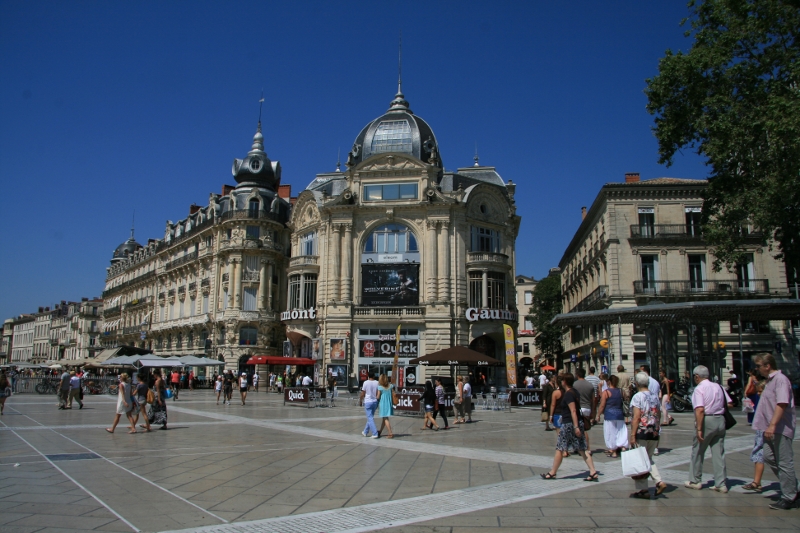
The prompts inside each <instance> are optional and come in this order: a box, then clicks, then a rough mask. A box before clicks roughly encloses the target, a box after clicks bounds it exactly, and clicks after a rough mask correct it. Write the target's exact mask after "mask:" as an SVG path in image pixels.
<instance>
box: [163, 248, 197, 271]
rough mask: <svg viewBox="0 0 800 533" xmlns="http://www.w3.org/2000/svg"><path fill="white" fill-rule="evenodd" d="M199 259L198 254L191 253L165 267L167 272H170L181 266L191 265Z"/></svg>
mask: <svg viewBox="0 0 800 533" xmlns="http://www.w3.org/2000/svg"><path fill="white" fill-rule="evenodd" d="M195 259H197V252H196V251H195V252H189V253H188V254H186V255H184V256H183V257H179V258H177V259H175V260H173V261H170V262H169V263H167V264H166V265H164V269H165V270H170V269H172V268H177V267H179V266H181V265H185V264H186V263H191V262H192V261H194V260H195Z"/></svg>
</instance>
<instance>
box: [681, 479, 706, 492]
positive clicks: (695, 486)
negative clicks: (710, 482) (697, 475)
mask: <svg viewBox="0 0 800 533" xmlns="http://www.w3.org/2000/svg"><path fill="white" fill-rule="evenodd" d="M683 486H684V487H686V488H687V489H694V490H700V489H702V488H703V484H702V483H694V482H693V481H687V482H686V483H684V484H683Z"/></svg>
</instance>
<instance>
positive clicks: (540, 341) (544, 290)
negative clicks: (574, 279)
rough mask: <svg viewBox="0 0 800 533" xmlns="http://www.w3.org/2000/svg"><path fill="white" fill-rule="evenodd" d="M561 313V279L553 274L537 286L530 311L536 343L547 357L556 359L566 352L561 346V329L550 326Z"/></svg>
mask: <svg viewBox="0 0 800 533" xmlns="http://www.w3.org/2000/svg"><path fill="white" fill-rule="evenodd" d="M560 312H561V277H560V276H558V275H553V274H551V275H549V276H547V277H546V278H544V279H542V280H541V281H539V283H538V284H536V290H535V291H533V306H532V307H531V309H530V314H531V317H532V318H533V327H534V329H535V330H536V338H535V339H534V343H535V344H536V347H537V348H539V350H540V351H541V352H542V353H543V354H544V355H545V357H555V356H557V355H559V354H561V352H563V351H564V348H563V346H562V345H561V327H559V326H552V325H550V321H551V320H552V319H553V317H554V316H556V315H557V314H559V313H560Z"/></svg>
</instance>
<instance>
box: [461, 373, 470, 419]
mask: <svg viewBox="0 0 800 533" xmlns="http://www.w3.org/2000/svg"><path fill="white" fill-rule="evenodd" d="M461 401H463V402H464V412H465V413H466V414H467V422H472V385H470V384H469V376H465V377H464V393H463V399H462V400H461Z"/></svg>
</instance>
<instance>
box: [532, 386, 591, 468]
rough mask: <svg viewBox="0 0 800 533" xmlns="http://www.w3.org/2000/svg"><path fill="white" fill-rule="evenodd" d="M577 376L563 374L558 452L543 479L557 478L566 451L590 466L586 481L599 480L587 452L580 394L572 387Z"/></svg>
mask: <svg viewBox="0 0 800 533" xmlns="http://www.w3.org/2000/svg"><path fill="white" fill-rule="evenodd" d="M574 382H575V378H574V377H573V375H572V374H570V373H569V372H566V373H564V375H562V376H561V387H562V388H563V391H564V392H563V393H562V395H561V401H560V402H559V405H558V408H559V409H558V412H557V414H558V415H559V416H560V417H561V431H559V432H558V436H557V437H556V452H555V455H554V456H553V466H552V468H551V469H550V470H549V471H548V472H547V473H546V474H541V476H542V479H547V480H550V479H556V474H558V469H559V467H560V466H561V461H563V460H564V453H578V454H580V456H581V457H582V458H583V460H584V461H585V462H586V466H588V467H589V476H588V477H585V478H584V479H583V480H584V481H598V480H599V478H598V476H599V473H598V472H597V470H596V469H595V467H594V461H593V460H592V456H591V455H588V454H587V453H586V449H587V445H586V432H585V431H584V427H583V417H582V416H581V414H580V396H579V394H578V392H577V391H576V390H575V389H574V388H573V387H572V386H573V384H574Z"/></svg>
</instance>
